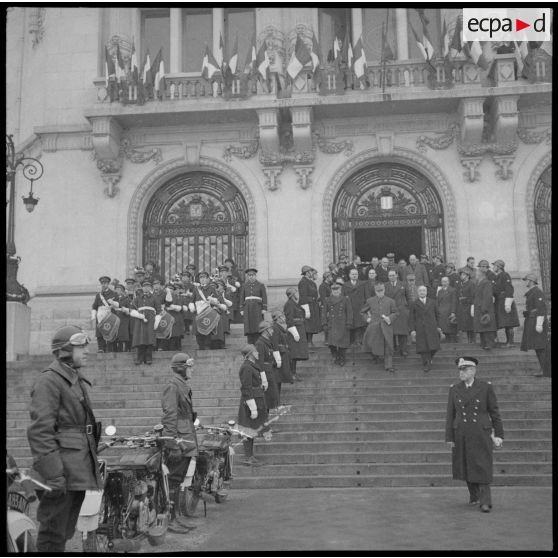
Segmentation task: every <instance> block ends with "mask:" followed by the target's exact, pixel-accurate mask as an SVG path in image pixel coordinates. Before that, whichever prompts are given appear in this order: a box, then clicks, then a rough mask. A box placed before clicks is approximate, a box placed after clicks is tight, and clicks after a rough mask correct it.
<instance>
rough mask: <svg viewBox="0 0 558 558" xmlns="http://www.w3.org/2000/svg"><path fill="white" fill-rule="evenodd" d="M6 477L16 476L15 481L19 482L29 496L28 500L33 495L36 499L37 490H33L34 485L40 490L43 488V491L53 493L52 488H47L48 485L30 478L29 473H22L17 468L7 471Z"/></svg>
mask: <svg viewBox="0 0 558 558" xmlns="http://www.w3.org/2000/svg"><path fill="white" fill-rule="evenodd" d="M6 475H13V476H14V480H16V481H17V482H19V484H21V486H22V487H23V489H24V490H25V495H26V496H27V498H28V499H31V496H30V495H31V494H32V495H33V499H34V492H35V489H34V488H33V484H36V485H37V486H38V487H39V488H41V489H42V490H46V491H47V492H51V491H52V488H51V487H50V486H47V485H46V484H43V483H42V482H39V481H38V480H37V479H34V478H33V477H30V476H29V475H28V474H27V473H25V472H23V471H21V470H20V469H18V468H17V467H12V468H11V469H6ZM28 494H29V495H28Z"/></svg>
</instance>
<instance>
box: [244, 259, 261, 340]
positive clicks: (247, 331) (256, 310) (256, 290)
mask: <svg viewBox="0 0 558 558" xmlns="http://www.w3.org/2000/svg"><path fill="white" fill-rule="evenodd" d="M257 274H258V270H257V269H255V268H253V267H251V268H248V269H247V270H246V271H245V275H246V281H245V282H244V284H243V285H242V287H241V289H240V300H239V305H240V314H241V316H243V317H244V335H246V338H247V340H248V343H249V344H253V343H255V341H256V339H257V338H258V336H259V333H258V326H259V325H260V322H261V321H262V319H263V317H264V310H267V291H266V289H265V285H264V284H263V283H260V282H259V281H258V280H257V279H256V276H257Z"/></svg>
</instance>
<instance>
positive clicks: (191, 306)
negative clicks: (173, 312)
mask: <svg viewBox="0 0 558 558" xmlns="http://www.w3.org/2000/svg"><path fill="white" fill-rule="evenodd" d="M188 310H190V312H192V314H193V313H194V312H195V311H196V305H195V304H194V303H193V302H190V303H189V304H188Z"/></svg>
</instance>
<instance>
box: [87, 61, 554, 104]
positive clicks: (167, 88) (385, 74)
mask: <svg viewBox="0 0 558 558" xmlns="http://www.w3.org/2000/svg"><path fill="white" fill-rule="evenodd" d="M527 62H529V61H527ZM526 70H527V71H524V75H525V76H527V79H526V78H525V77H523V76H521V75H518V67H517V62H516V60H515V56H514V54H498V55H496V57H495V60H494V62H493V64H492V67H491V69H490V72H489V73H488V74H487V75H483V72H482V71H481V69H480V68H479V67H478V66H476V65H475V64H474V63H473V62H472V61H470V60H465V59H464V58H461V59H458V60H455V61H454V63H453V64H451V65H449V64H447V63H446V62H445V61H444V60H443V59H437V60H432V61H430V62H428V63H427V62H425V61H424V60H406V61H389V62H386V63H385V64H383V65H382V64H371V65H370V66H369V67H368V73H367V78H368V81H367V83H361V82H360V81H358V80H357V79H356V76H354V74H352V75H351V74H348V75H347V73H345V74H343V72H340V70H339V69H338V68H337V67H336V66H335V65H332V64H331V65H326V66H325V67H323V68H322V69H321V71H320V78H319V80H317V81H316V82H315V81H314V79H313V76H312V72H311V71H308V72H307V73H304V72H303V73H302V74H301V75H300V76H299V77H298V78H297V80H296V81H295V83H294V84H291V85H286V84H285V83H284V80H283V78H282V77H278V76H276V75H275V74H272V76H271V79H270V81H269V83H268V84H267V85H265V86H264V85H262V83H261V82H260V81H259V80H258V79H257V78H255V77H253V78H250V77H249V76H247V75H245V74H242V75H241V76H239V77H237V78H235V79H233V80H232V82H230V83H223V81H215V82H213V83H211V82H209V81H208V80H206V79H205V78H203V77H201V76H199V75H191V74H170V75H166V76H165V77H164V78H163V83H162V87H161V90H160V91H159V92H153V91H148V92H146V93H145V99H143V100H141V101H140V102H138V92H137V88H135V87H130V86H129V85H128V84H127V83H122V84H120V85H119V87H118V95H117V100H119V101H120V102H122V103H123V104H141V102H150V101H153V100H155V99H158V100H184V99H218V98H220V99H224V100H229V99H234V98H239V99H243V98H247V97H251V96H253V95H263V96H266V95H269V96H273V97H291V96H296V95H298V94H303V93H315V94H319V95H345V94H350V93H351V92H355V91H356V92H365V91H372V92H374V93H391V92H394V91H395V90H402V89H403V90H405V89H421V88H422V89H424V90H428V89H451V88H454V87H468V86H496V87H497V86H500V85H503V84H506V83H507V84H509V83H510V82H516V81H518V80H521V81H523V82H526V81H528V82H530V83H539V82H551V81H552V57H551V56H549V55H548V54H546V53H544V52H542V51H541V52H539V53H535V54H534V55H532V63H531V64H530V65H529V66H526ZM95 85H97V88H98V90H99V93H98V98H99V100H100V101H101V102H109V101H110V98H109V95H108V93H107V92H106V91H105V93H104V94H103V89H104V88H105V80H104V79H99V80H96V81H95ZM113 100H115V99H114V98H113Z"/></svg>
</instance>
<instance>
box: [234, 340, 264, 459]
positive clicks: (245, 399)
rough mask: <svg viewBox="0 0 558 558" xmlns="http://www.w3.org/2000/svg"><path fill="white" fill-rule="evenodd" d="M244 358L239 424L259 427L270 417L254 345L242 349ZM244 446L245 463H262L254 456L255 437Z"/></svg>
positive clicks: (241, 376) (241, 373)
mask: <svg viewBox="0 0 558 558" xmlns="http://www.w3.org/2000/svg"><path fill="white" fill-rule="evenodd" d="M240 352H241V354H242V356H243V358H244V360H243V362H242V365H241V366H240V370H239V371H238V375H239V378H240V406H239V408H238V424H239V425H240V426H246V427H248V428H253V429H258V428H259V427H260V426H262V425H263V424H264V423H265V422H266V421H267V417H268V411H267V407H266V405H265V396H264V388H263V386H262V374H261V373H260V369H259V368H258V366H257V365H256V361H257V359H258V357H259V354H258V350H257V349H256V347H254V345H251V344H248V345H245V346H244V347H243V348H242V350H241V351H240ZM242 444H243V446H244V460H243V463H244V464H245V465H252V466H258V465H262V463H261V462H260V461H258V460H257V459H256V458H255V457H254V439H253V438H248V439H246V440H244V441H243V442H242Z"/></svg>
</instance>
